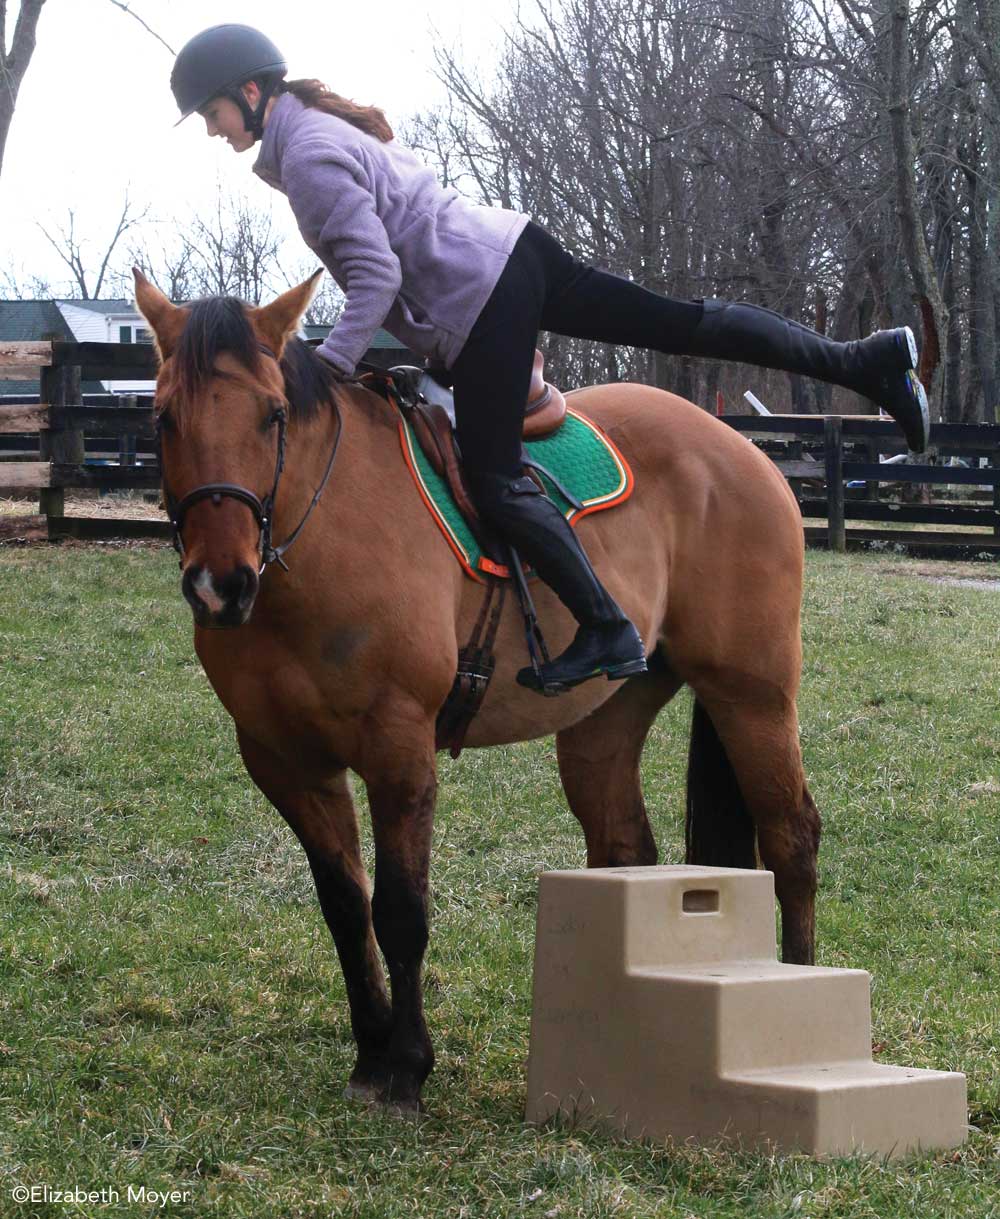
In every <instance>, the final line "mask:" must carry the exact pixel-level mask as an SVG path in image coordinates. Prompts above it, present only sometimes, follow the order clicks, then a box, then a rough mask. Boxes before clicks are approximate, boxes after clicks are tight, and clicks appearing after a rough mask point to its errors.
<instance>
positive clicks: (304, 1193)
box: [0, 548, 1000, 1219]
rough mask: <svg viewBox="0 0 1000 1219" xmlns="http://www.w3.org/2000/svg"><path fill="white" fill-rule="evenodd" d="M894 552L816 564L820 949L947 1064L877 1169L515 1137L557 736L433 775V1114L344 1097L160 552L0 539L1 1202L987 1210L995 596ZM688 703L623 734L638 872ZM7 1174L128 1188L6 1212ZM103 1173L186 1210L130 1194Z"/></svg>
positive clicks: (992, 1129)
mask: <svg viewBox="0 0 1000 1219" xmlns="http://www.w3.org/2000/svg"><path fill="white" fill-rule="evenodd" d="M990 570H991V569H987V571H990ZM888 571H889V569H888V568H887V566H886V564H885V563H884V561H882V560H880V559H879V558H876V557H865V556H855V557H849V558H844V557H838V556H827V555H821V554H812V555H810V560H809V581H808V588H807V596H806V619H805V653H806V670H805V680H804V692H803V698H802V704H801V707H802V736H803V745H804V750H805V755H806V764H807V768H808V770H809V773H810V776H811V782H812V786H813V790H814V794H815V797H816V800H817V803H818V805H819V807H820V810H821V812H822V813H823V815H824V822H825V836H824V841H823V848H822V853H821V895H820V904H819V959H820V961H821V962H822V963H825V964H829V965H837V966H861V967H864V968H867V969H869V970H871V971H872V972H873V974H874V993H873V1006H874V1021H875V1041H876V1043H877V1044H878V1046H879V1051H880V1052H879V1056H880V1058H881V1060H883V1061H887V1062H894V1063H901V1064H908V1065H914V1066H920V1067H925V1066H934V1067H943V1068H955V1069H959V1070H962V1071H965V1072H966V1073H967V1075H968V1077H969V1096H970V1106H971V1111H972V1119H973V1121H974V1123H975V1125H976V1126H977V1127H978V1131H977V1132H976V1133H974V1134H973V1136H972V1137H971V1139H970V1141H969V1143H968V1145H967V1146H966V1147H965V1148H964V1149H963V1150H961V1151H960V1152H958V1153H956V1154H948V1155H942V1156H938V1157H926V1158H923V1159H912V1160H909V1161H906V1162H904V1163H902V1164H895V1163H894V1164H890V1165H886V1164H883V1163H882V1162H880V1161H878V1160H872V1159H851V1160H840V1161H828V1162H817V1161H813V1160H810V1159H808V1158H805V1157H801V1156H791V1157H785V1158H774V1157H768V1156H763V1155H749V1154H734V1153H733V1152H732V1151H730V1150H725V1149H711V1148H709V1149H691V1148H680V1149H678V1148H671V1147H665V1146H651V1145H648V1144H629V1143H625V1142H621V1141H616V1140H614V1139H611V1138H609V1137H606V1136H603V1135H599V1134H591V1133H586V1132H581V1131H579V1130H573V1129H570V1128H567V1127H560V1126H549V1127H545V1128H543V1129H533V1128H530V1127H527V1126H525V1125H524V1124H523V1122H522V1109H523V1100H524V1059H525V1055H526V1052H527V1035H528V1022H529V1013H530V975H531V948H532V936H533V925H534V904H535V890H536V875H537V873H538V872H539V871H540V870H542V869H546V868H555V867H573V866H579V865H580V864H581V863H582V861H583V852H582V842H581V839H580V836H579V834H578V832H577V830H576V827H575V823H574V822H573V821H572V819H571V818H570V816H569V814H568V812H567V810H566V809H565V806H564V804H563V801H562V797H561V792H560V789H559V785H558V779H557V775H556V770H555V764H554V757H553V749H552V744H551V742H537V743H534V744H530V745H525V746H519V747H516V748H510V749H498V750H493V751H490V752H486V753H475V752H469V753H467V754H465V755H464V756H463V757H462V758H461V759H460V760H459V761H458V762H457V763H452V762H450V761H447V760H443V761H442V768H441V769H442V783H441V796H440V802H439V811H438V819H437V825H436V830H435V854H434V861H433V868H432V888H433V905H434V912H433V929H432V940H431V947H430V950H429V954H428V960H427V970H426V973H427V979H426V981H427V1007H428V1017H429V1022H430V1026H431V1032H432V1035H433V1037H434V1040H435V1045H436V1049H437V1055H438V1065H437V1068H436V1070H435V1073H434V1075H433V1076H432V1077H431V1080H430V1081H429V1084H428V1086H427V1089H426V1092H425V1099H426V1101H427V1103H428V1106H429V1109H430V1117H429V1118H427V1119H426V1120H424V1121H423V1122H422V1123H420V1124H418V1125H414V1124H410V1123H407V1122H404V1121H400V1120H397V1119H394V1118H391V1117H388V1116H385V1115H383V1114H381V1113H379V1112H376V1111H371V1110H367V1109H364V1108H358V1107H355V1106H352V1105H351V1104H350V1103H349V1102H347V1101H345V1100H343V1099H342V1096H341V1092H342V1088H343V1085H344V1083H345V1081H346V1076H347V1074H348V1071H349V1070H350V1066H351V1063H352V1061H353V1058H352V1043H351V1040H350V1030H349V1025H348V1020H347V1009H346V1004H345V999H344V989H343V983H342V980H341V976H340V972H339V967H337V966H336V963H335V960H334V956H333V952H332V949H331V947H330V945H329V941H328V936H327V932H326V930H325V928H324V926H323V925H322V923H321V919H320V915H319V911H318V907H317V904H316V902H315V898H314V896H313V894H312V888H311V882H310V879H309V875H308V870H307V868H306V864H305V860H304V857H303V856H302V855H301V853H300V851H299V849H298V847H297V846H296V845H295V844H294V842H293V840H292V838H291V835H290V833H289V832H288V831H286V829H285V828H284V825H283V823H282V822H281V821H280V819H279V818H278V816H277V815H276V814H275V813H274V812H273V811H272V810H271V809H270V808H269V807H268V806H267V805H266V804H265V802H264V801H263V799H262V798H261V797H260V796H259V795H258V794H257V793H256V792H255V790H253V789H252V788H251V785H250V783H249V780H248V779H247V778H246V776H245V774H244V772H243V768H242V765H241V763H240V761H239V758H238V756H237V752H236V749H235V744H234V740H233V734H232V731H231V729H230V726H229V724H228V722H227V718H226V716H225V714H224V713H223V711H222V709H221V707H220V706H219V704H218V703H217V701H216V700H215V698H214V695H213V694H212V693H211V691H210V689H209V687H208V683H207V682H206V680H205V679H204V677H203V676H202V675H201V671H200V669H199V667H198V666H197V664H196V662H195V659H194V655H193V652H192V650H191V646H190V626H189V615H188V612H187V609H186V607H185V605H184V603H183V601H182V599H181V597H180V595H179V588H178V585H177V569H176V563H175V561H174V559H173V556H172V554H171V553H170V552H169V551H166V550H130V551H107V550H99V549H84V548H77V549H72V550H65V551H59V550H44V549H42V550H25V551H16V550H8V551H0V906H2V910H0V917H2V918H3V926H4V935H3V939H2V941H0V1215H8V1214H9V1215H12V1216H18V1217H27V1216H29V1215H39V1216H55V1215H60V1216H62V1215H68V1214H72V1215H87V1216H104V1215H111V1214H118V1213H122V1214H125V1213H134V1214H153V1213H157V1214H174V1215H216V1214H218V1215H225V1216H269V1217H270V1216H275V1217H289V1219H291V1217H292V1216H303V1217H305V1216H309V1217H311V1216H320V1215H330V1214H338V1215H340V1214H343V1215H350V1216H359V1217H360V1216H401V1217H402V1216H405V1217H406V1219H414V1217H418V1216H454V1217H459V1216H466V1217H468V1219H476V1217H479V1216H500V1215H524V1216H529V1217H532V1216H538V1217H541V1216H550V1217H554V1216H559V1217H560V1219H564V1217H569V1216H585V1217H586V1219H593V1217H600V1216H611V1215H618V1216H624V1217H630V1216H643V1217H644V1216H659V1217H664V1219H667V1217H677V1219H681V1217H687V1216H698V1217H702V1216H704V1217H708V1216H712V1217H713V1219H715V1217H719V1216H722V1217H728V1216H746V1215H753V1216H767V1217H769V1219H779V1217H784V1216H788V1217H790V1219H791V1217H793V1216H795V1217H804V1219H820V1217H822V1219H827V1217H831V1219H832V1217H834V1216H838V1217H839V1216H844V1217H847V1216H850V1217H852V1219H853V1217H859V1219H860V1217H862V1216H877V1217H878V1219H882V1217H884V1216H905V1217H906V1219H917V1217H919V1219H929V1217H936V1216H940V1217H942V1219H944V1217H949V1219H950V1217H953V1216H975V1217H976V1219H981V1217H984V1216H998V1215H1000V1079H998V1074H997V1066H996V1064H997V1057H998V1038H1000V997H998V976H1000V972H998V964H997V960H998V958H997V949H998V940H1000V917H998V915H1000V910H998V905H1000V885H998V881H997V876H998V872H1000V817H998V813H1000V734H998V707H997V702H998V696H997V674H998V669H1000V666H998V652H1000V625H998V623H1000V615H998V609H1000V598H998V594H996V593H991V592H979V591H971V590H967V589H961V588H953V587H945V586H940V585H934V584H931V583H928V582H926V581H924V580H921V579H919V578H918V577H917V575H916V574H915V571H916V569H915V568H912V569H911V568H910V567H909V566H908V565H907V564H906V563H905V562H903V561H901V560H899V559H894V560H893V562H892V570H891V574H887V573H888ZM910 572H912V573H914V574H907V573H910ZM899 573H903V574H899ZM688 714H689V706H688V704H687V703H686V701H685V700H684V699H683V698H679V699H678V700H677V701H676V705H675V706H673V707H672V708H670V709H669V711H668V712H667V713H666V714H664V716H663V717H662V720H661V722H660V723H659V724H658V726H657V728H656V729H655V730H654V733H653V735H652V737H651V739H650V743H649V747H648V749H647V754H646V762H645V778H646V790H647V797H648V803H649V806H650V809H651V814H652V816H653V819H654V824H655V829H656V833H657V837H658V840H659V843H660V847H661V857H662V858H663V859H664V861H666V862H678V861H679V860H680V858H681V845H680V844H681V838H682V823H681V800H682V792H683V769H684V757H685V751H686V738H687V720H688ZM359 805H361V806H362V816H363V817H364V809H363V793H361V792H359ZM19 1183H25V1184H27V1185H41V1184H48V1185H50V1186H52V1187H61V1188H73V1187H79V1188H81V1189H85V1190H101V1189H116V1190H118V1191H119V1194H120V1198H121V1201H120V1203H109V1204H107V1205H104V1204H98V1203H84V1204H81V1205H80V1206H69V1207H64V1206H62V1205H60V1204H57V1203H42V1204H25V1205H20V1204H18V1203H16V1202H14V1201H13V1200H12V1198H11V1196H10V1189H11V1188H12V1187H13V1186H14V1185H15V1184H19ZM129 1185H132V1186H133V1187H136V1188H138V1187H139V1186H145V1187H147V1188H148V1189H155V1190H158V1191H162V1190H170V1189H175V1190H182V1191H183V1190H188V1191H190V1194H191V1199H190V1201H186V1202H180V1203H178V1204H176V1205H169V1204H168V1205H167V1206H166V1207H164V1208H162V1209H158V1208H157V1207H156V1206H155V1204H151V1203H149V1202H147V1203H145V1204H134V1205H129V1204H128V1202H127V1195H126V1191H127V1187H128V1186H129Z"/></svg>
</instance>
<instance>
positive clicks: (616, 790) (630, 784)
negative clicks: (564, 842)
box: [556, 656, 683, 868]
mask: <svg viewBox="0 0 1000 1219" xmlns="http://www.w3.org/2000/svg"><path fill="white" fill-rule="evenodd" d="M682 684H683V683H682V682H681V680H680V678H679V677H677V676H676V674H674V673H673V672H671V670H670V669H668V668H667V666H666V665H665V664H664V663H663V662H662V659H661V658H660V657H659V656H657V657H654V659H653V660H652V661H651V662H650V671H649V672H648V673H646V674H644V675H643V676H641V677H633V678H630V679H629V680H628V681H627V682H626V683H625V684H624V685H623V686H622V688H621V689H620V690H618V692H617V693H616V694H615V695H613V697H611V698H610V699H608V701H607V702H606V703H604V704H602V705H601V706H600V707H598V709H597V710H596V711H595V712H593V714H591V715H589V716H587V718H586V719H585V720H581V721H580V723H578V724H574V725H573V727H572V728H565V729H563V731H562V732H560V733H558V734H557V736H556V753H557V756H558V758H559V774H560V776H561V778H562V784H563V790H564V791H565V793H566V799H567V800H568V801H569V806H570V809H571V810H572V812H573V814H574V816H575V817H576V818H577V820H578V821H579V822H580V824H581V826H582V827H583V833H584V837H585V838H586V841H587V866H588V867H590V868H604V867H621V866H623V865H626V864H654V863H656V843H655V841H654V840H653V834H652V831H651V830H650V828H649V819H648V817H647V816H646V806H645V803H644V802H643V798H642V782H641V779H640V775H639V760H640V758H641V756H642V747H643V745H644V744H645V741H646V736H647V734H648V732H649V729H650V727H651V726H652V723H653V721H654V720H655V719H656V716H657V713H658V712H659V711H660V709H661V708H662V707H663V706H664V705H665V704H666V703H668V702H669V701H670V699H671V698H673V696H674V695H675V694H676V693H677V691H678V690H679V689H680V687H681V685H682Z"/></svg>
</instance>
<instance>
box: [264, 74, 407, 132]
mask: <svg viewBox="0 0 1000 1219" xmlns="http://www.w3.org/2000/svg"><path fill="white" fill-rule="evenodd" d="M278 92H279V93H291V94H293V95H294V96H295V97H297V98H298V99H299V101H300V102H301V103H302V104H303V106H309V107H310V108H311V109H313V110H322V111H323V113H324V114H335V115H336V116H337V118H339V119H343V120H344V121H345V122H347V123H350V124H352V126H354V127H360V128H361V130H362V131H366V132H367V133H368V134H369V135H373V136H374V137H375V138H376V139H377V140H381V141H382V143H383V144H388V142H389V141H390V140H391V139H392V128H391V127H390V126H389V123H388V121H387V119H386V117H385V115H384V114H383V113H382V111H381V110H379V109H378V108H377V107H376V106H359V105H358V104H357V102H352V101H348V99H347V98H346V97H341V96H340V94H339V93H331V92H330V90H329V89H328V88H327V87H326V85H324V84H323V82H322V81H321V80H286V81H282V83H281V84H280V85H279V86H278Z"/></svg>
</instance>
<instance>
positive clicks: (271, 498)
mask: <svg viewBox="0 0 1000 1219" xmlns="http://www.w3.org/2000/svg"><path fill="white" fill-rule="evenodd" d="M257 347H258V350H259V351H261V352H262V354H264V355H266V356H268V357H269V358H270V359H272V360H274V361H275V363H277V362H278V357H277V356H276V355H275V353H274V352H273V351H272V350H271V348H270V347H267V346H266V345H265V344H264V343H260V342H258V344H257ZM331 402H332V403H333V408H334V411H335V412H336V415H337V438H336V440H334V442H333V448H332V450H331V452H330V459H329V461H328V462H327V463H326V470H325V471H324V473H323V478H322V480H321V481H320V484H319V487H318V488H317V489H316V493H315V494H314V495H313V497H312V500H311V501H310V503H309V507H308V508H307V509H306V511H305V515H304V516H303V517H302V520H301V521H299V523H298V525H296V527H295V528H294V529H293V530H292V532H291V533H290V534H289V535H288V537H287V538H286V539H285V540H284V542H282V543H281V544H280V545H279V546H275V545H274V544H273V528H274V503H275V500H276V499H277V496H278V483H279V482H280V481H281V474H282V471H283V470H284V468H285V445H286V443H287V433H288V412H287V410H286V409H285V408H284V407H283V406H280V407H278V408H277V409H276V410H275V411H274V413H273V415H272V416H271V417H272V419H273V420H274V421H275V422H276V423H277V425H278V454H277V457H276V459H275V463H274V481H273V483H272V485H271V490H270V491H269V492H268V493H267V495H265V496H264V498H263V499H261V498H260V497H259V496H258V495H256V494H255V493H254V492H253V491H251V490H249V489H248V488H247V487H242V486H240V485H239V483H203V484H202V485H201V486H200V487H195V489H194V490H193V491H189V492H188V493H187V495H185V496H183V497H182V498H181V499H179V500H178V499H175V498H174V497H173V495H171V493H170V491H169V490H168V489H167V484H166V480H165V478H164V477H163V439H162V423H161V422H160V420H159V418H158V419H157V421H156V456H157V461H158V462H159V466H160V480H161V484H162V487H163V504H164V507H165V508H166V511H167V515H168V516H169V517H170V525H171V529H172V539H171V540H172V542H173V547H174V550H176V551H177V553H178V554H179V555H180V557H181V561H182V563H183V559H184V538H183V536H182V533H181V531H182V530H183V528H184V518H185V517H186V516H187V513H188V511H189V509H190V508H192V507H193V506H194V505H195V504H197V503H200V502H201V500H203V499H210V500H211V501H212V502H213V503H214V504H221V503H222V501H223V499H235V500H239V502H240V503H242V504H246V506H247V507H248V508H249V509H250V511H251V512H252V513H253V515H254V519H255V520H256V522H257V527H258V529H259V530H260V541H259V546H258V557H259V561H260V569H259V571H258V572H257V574H258V575H259V576H261V575H263V574H264V571H265V570H266V569H267V567H268V566H269V565H270V564H271V563H277V564H278V566H279V567H281V568H283V569H284V570H285V571H288V565H287V564H286V563H285V561H284V558H283V556H284V554H285V552H286V551H287V550H288V548H289V547H290V546H291V545H292V543H293V542H294V541H295V539H296V538H297V537H298V536H299V534H300V533H301V532H302V528H303V526H304V525H305V523H306V521H307V520H308V519H309V517H310V516H311V515H312V511H313V509H314V508H315V507H316V505H317V504H318V503H319V500H320V496H321V495H322V494H323V491H324V490H325V488H326V484H327V483H328V482H329V480H330V473H331V471H332V470H333V463H334V460H335V459H336V456H337V450H338V448H339V447H340V437H341V434H342V432H343V430H344V421H343V417H342V416H341V413H340V407H339V406H338V404H337V400H336V398H331Z"/></svg>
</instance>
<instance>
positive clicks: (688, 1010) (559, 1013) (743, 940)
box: [527, 866, 967, 1156]
mask: <svg viewBox="0 0 1000 1219" xmlns="http://www.w3.org/2000/svg"><path fill="white" fill-rule="evenodd" d="M556 1112H561V1113H563V1114H565V1115H568V1116H570V1117H572V1118H574V1119H576V1120H580V1121H583V1122H584V1123H586V1124H590V1125H601V1126H604V1127H605V1128H610V1129H612V1130H614V1131H617V1132H621V1133H623V1134H625V1135H627V1136H629V1137H645V1138H654V1139H662V1138H665V1137H672V1138H674V1139H676V1140H679V1141H684V1140H687V1139H693V1140H697V1141H699V1142H704V1141H714V1140H717V1139H719V1138H721V1137H728V1138H733V1139H735V1140H738V1141H739V1142H740V1143H742V1144H744V1145H747V1146H757V1147H760V1146H767V1147H770V1148H774V1149H778V1150H789V1151H790V1150H797V1151H806V1152H809V1153H812V1154H814V1155H849V1154H852V1153H854V1152H870V1153H878V1154H880V1155H885V1156H902V1155H906V1154H908V1153H910V1152H914V1151H917V1150H918V1149H923V1150H931V1149H939V1148H946V1147H956V1146H958V1145H959V1144H961V1143H962V1142H964V1140H965V1137H966V1132H967V1124H966V1120H967V1111H966V1087H965V1076H964V1075H959V1074H957V1073H955V1072H949V1071H924V1070H918V1069H915V1068H909V1067H893V1066H887V1065H883V1064H881V1063H875V1062H873V1061H872V1055H871V1001H870V978H869V975H868V974H867V973H866V972H865V971H864V970H860V969H825V968H821V967H818V966H803V965H783V964H780V963H779V962H778V959H777V951H776V945H775V917H774V877H773V876H772V874H771V873H770V872H751V871H744V870H742V869H737V868H698V867H684V866H675V867H653V868H594V869H589V870H579V871H572V872H546V873H544V874H543V875H542V876H541V878H540V884H539V899H538V924H537V931H536V939H535V975H534V999H533V1009H532V1017H531V1048H530V1053H529V1057H528V1102H527V1118H528V1120H529V1121H532V1122H540V1121H545V1120H546V1119H547V1118H549V1117H551V1116H552V1115H553V1114H554V1113H556Z"/></svg>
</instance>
